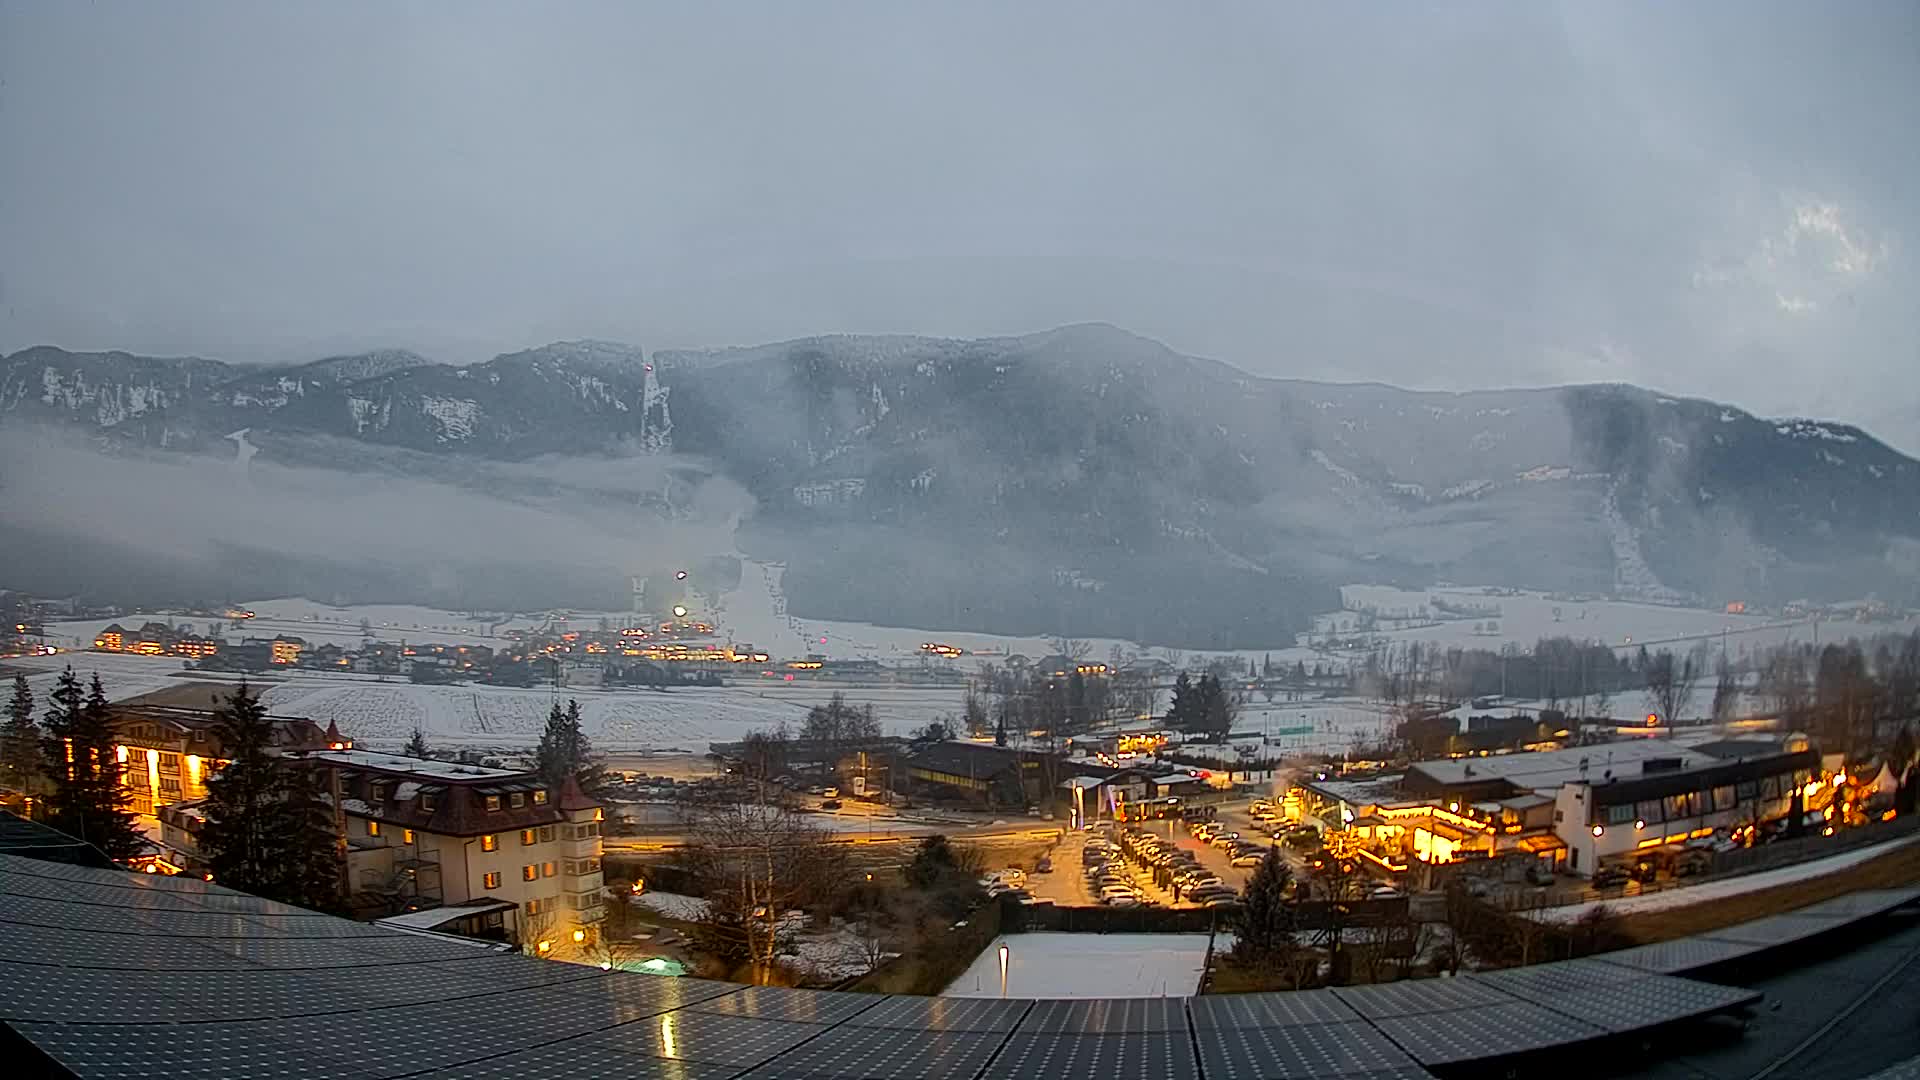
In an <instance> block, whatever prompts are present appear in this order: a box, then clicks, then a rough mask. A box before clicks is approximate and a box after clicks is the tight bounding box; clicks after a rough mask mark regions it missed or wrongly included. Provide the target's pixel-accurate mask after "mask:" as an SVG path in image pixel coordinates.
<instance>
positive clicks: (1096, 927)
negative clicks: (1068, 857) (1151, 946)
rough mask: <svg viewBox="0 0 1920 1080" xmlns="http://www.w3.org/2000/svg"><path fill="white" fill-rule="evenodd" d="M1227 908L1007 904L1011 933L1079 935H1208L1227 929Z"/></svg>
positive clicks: (1007, 923)
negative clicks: (1046, 931) (1049, 931)
mask: <svg viewBox="0 0 1920 1080" xmlns="http://www.w3.org/2000/svg"><path fill="white" fill-rule="evenodd" d="M1226 910H1227V909H1224V908H1178V909H1176V908H1162V907H1068V906H1063V905H1058V904H1017V903H1011V902H1009V903H1008V904H1007V905H1006V913H1005V916H1004V923H1003V926H1004V927H1005V929H1006V930H1007V931H1008V932H1010V933H1011V932H1019V931H1025V932H1033V931H1038V930H1058V931H1064V932H1068V933H1079V934H1207V933H1212V932H1214V931H1216V930H1226V929H1228V928H1229V925H1230V924H1229V922H1228V920H1227V917H1226V914H1225V912H1226Z"/></svg>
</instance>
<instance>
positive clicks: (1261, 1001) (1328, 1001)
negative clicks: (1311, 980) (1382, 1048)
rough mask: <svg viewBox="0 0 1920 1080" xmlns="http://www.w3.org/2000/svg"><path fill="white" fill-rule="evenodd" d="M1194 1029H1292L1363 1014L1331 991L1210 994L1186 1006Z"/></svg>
mask: <svg viewBox="0 0 1920 1080" xmlns="http://www.w3.org/2000/svg"><path fill="white" fill-rule="evenodd" d="M1187 1012H1188V1014H1189V1015H1191V1016H1192V1017H1193V1026H1194V1027H1195V1028H1198V1029H1200V1030H1203V1031H1204V1030H1207V1029H1211V1028H1246V1027H1291V1026H1294V1025H1298V1024H1336V1023H1340V1022H1342V1021H1348V1020H1358V1019H1360V1014H1359V1013H1357V1012H1355V1011H1354V1010H1353V1007H1352V1006H1350V1005H1348V1004H1346V1003H1345V1002H1343V1001H1341V1000H1340V998H1339V997H1338V996H1336V995H1335V994H1334V992H1333V991H1331V990H1294V991H1291V992H1285V993H1272V994H1207V995H1204V996H1201V997H1197V998H1194V999H1192V1000H1191V1001H1189V1002H1188V1003H1187Z"/></svg>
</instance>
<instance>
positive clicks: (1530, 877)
mask: <svg viewBox="0 0 1920 1080" xmlns="http://www.w3.org/2000/svg"><path fill="white" fill-rule="evenodd" d="M1527 884H1529V885H1551V884H1553V868H1552V867H1549V866H1548V865H1547V864H1546V863H1543V862H1541V861H1540V860H1538V859H1535V860H1534V861H1533V862H1531V863H1529V864H1528V865H1527Z"/></svg>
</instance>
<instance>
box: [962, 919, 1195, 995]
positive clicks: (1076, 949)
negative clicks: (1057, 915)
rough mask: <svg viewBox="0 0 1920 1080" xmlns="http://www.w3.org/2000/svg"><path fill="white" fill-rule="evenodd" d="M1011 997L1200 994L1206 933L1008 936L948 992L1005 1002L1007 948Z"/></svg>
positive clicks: (983, 954)
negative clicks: (1004, 949)
mask: <svg viewBox="0 0 1920 1080" xmlns="http://www.w3.org/2000/svg"><path fill="white" fill-rule="evenodd" d="M1003 944H1004V945H1006V946H1007V950H1008V951H1007V993H1006V996H1008V997H1022V998H1104V997H1188V996H1191V995H1193V994H1195V993H1198V992H1199V990H1200V975H1201V973H1202V971H1203V970H1204V968H1205V966H1206V956H1207V935H1205V934H1057V933H1038V934H1002V935H1001V936H999V937H997V938H995V939H994V940H993V943H992V944H990V945H988V946H987V947H986V948H985V949H984V950H982V951H981V953H980V955H979V956H977V957H975V958H974V960H973V963H972V964H971V965H969V966H968V967H967V970H965V971H963V972H961V973H960V977H959V978H957V979H955V980H953V982H952V983H951V984H949V985H948V986H947V988H946V989H945V990H943V991H941V993H942V994H944V995H946V996H948V997H999V996H1000V946H1001V945H1003Z"/></svg>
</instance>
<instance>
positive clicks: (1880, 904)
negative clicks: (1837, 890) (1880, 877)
mask: <svg viewBox="0 0 1920 1080" xmlns="http://www.w3.org/2000/svg"><path fill="white" fill-rule="evenodd" d="M1917 899H1920V887H1911V886H1910V887H1908V888H1904V889H1867V890H1863V891H1861V892H1855V893H1848V894H1846V895H1844V896H1836V897H1834V898H1833V899H1831V900H1822V901H1820V902H1819V903H1817V904H1812V905H1809V906H1807V907H1803V908H1801V909H1800V910H1798V911H1795V912H1793V914H1795V915H1820V916H1837V917H1840V918H1848V919H1858V918H1864V917H1867V916H1871V915H1878V914H1880V913H1881V912H1884V911H1891V910H1893V909H1894V908H1896V907H1899V906H1901V905H1903V904H1908V903H1912V902H1913V901H1914V900H1917Z"/></svg>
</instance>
